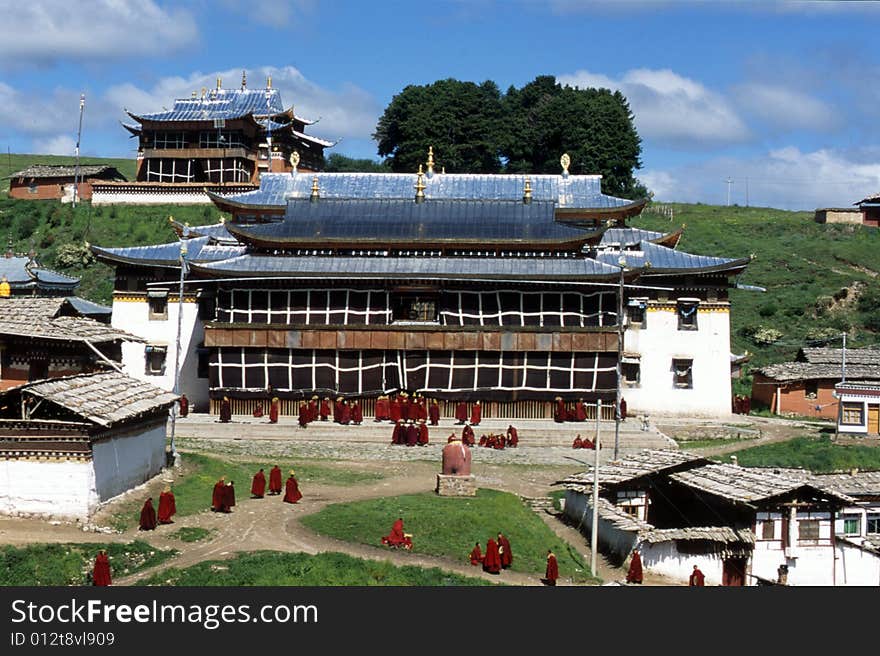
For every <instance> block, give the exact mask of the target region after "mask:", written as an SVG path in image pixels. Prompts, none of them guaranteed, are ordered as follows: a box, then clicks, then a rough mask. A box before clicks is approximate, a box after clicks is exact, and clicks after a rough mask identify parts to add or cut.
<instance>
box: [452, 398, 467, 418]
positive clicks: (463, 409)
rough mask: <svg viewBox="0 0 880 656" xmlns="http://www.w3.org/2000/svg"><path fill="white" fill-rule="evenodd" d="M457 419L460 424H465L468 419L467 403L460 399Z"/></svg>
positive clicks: (457, 407)
mask: <svg viewBox="0 0 880 656" xmlns="http://www.w3.org/2000/svg"><path fill="white" fill-rule="evenodd" d="M455 420H456V421H457V422H458V423H459V424H463V423H464V422H466V421H467V420H468V411H467V403H466V402H464V401H459V402H458V404H457V405H456V406H455Z"/></svg>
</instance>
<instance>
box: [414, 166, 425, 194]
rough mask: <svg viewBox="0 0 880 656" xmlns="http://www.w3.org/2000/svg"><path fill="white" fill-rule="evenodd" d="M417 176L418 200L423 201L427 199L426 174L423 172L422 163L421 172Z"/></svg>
mask: <svg viewBox="0 0 880 656" xmlns="http://www.w3.org/2000/svg"><path fill="white" fill-rule="evenodd" d="M418 176H419V177H418V178H416V202H417V203H421V202H422V201H424V200H425V174H424V173H423V172H422V165H421V164H419V174H418Z"/></svg>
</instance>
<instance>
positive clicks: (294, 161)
mask: <svg viewBox="0 0 880 656" xmlns="http://www.w3.org/2000/svg"><path fill="white" fill-rule="evenodd" d="M299 159H300V157H299V151H298V150H294V151H293V152H292V153H290V165H291V166H292V167H293V173H296V167H297V166H299Z"/></svg>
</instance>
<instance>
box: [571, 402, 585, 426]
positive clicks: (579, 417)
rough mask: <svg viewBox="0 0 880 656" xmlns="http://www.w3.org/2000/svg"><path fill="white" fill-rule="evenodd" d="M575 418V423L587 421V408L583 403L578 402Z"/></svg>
mask: <svg viewBox="0 0 880 656" xmlns="http://www.w3.org/2000/svg"><path fill="white" fill-rule="evenodd" d="M574 418H575V421H586V420H587V406H586V404H584V403H583V402H582V401H578V402H577V404H576V405H575V406H574Z"/></svg>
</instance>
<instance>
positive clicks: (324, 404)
mask: <svg viewBox="0 0 880 656" xmlns="http://www.w3.org/2000/svg"><path fill="white" fill-rule="evenodd" d="M319 414H320V415H321V421H327V417H329V416H330V401H329V399H323V400H322V401H321V411H320V413H319Z"/></svg>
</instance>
